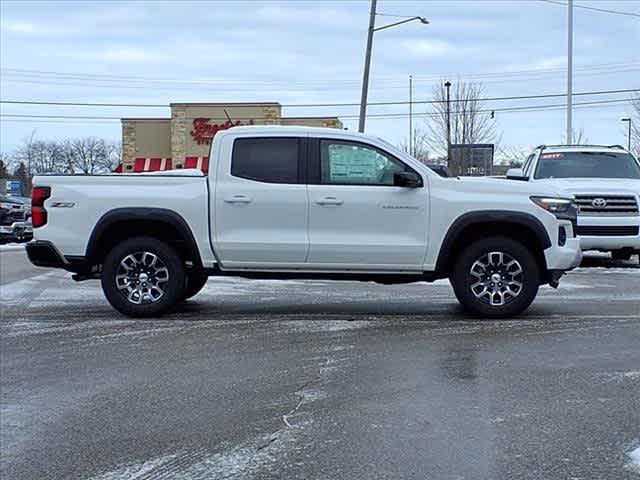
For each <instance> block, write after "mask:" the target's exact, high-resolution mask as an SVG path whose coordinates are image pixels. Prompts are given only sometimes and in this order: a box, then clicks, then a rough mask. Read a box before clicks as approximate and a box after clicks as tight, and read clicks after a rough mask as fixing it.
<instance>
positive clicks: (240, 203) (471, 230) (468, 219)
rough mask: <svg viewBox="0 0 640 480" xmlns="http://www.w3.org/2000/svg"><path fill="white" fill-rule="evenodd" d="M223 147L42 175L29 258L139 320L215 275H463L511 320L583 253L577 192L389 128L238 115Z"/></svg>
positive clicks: (466, 296)
mask: <svg viewBox="0 0 640 480" xmlns="http://www.w3.org/2000/svg"><path fill="white" fill-rule="evenodd" d="M209 158H210V168H209V173H208V175H206V176H205V175H204V174H202V173H201V172H199V171H197V172H195V171H186V170H182V171H180V170H176V171H173V172H170V173H167V172H164V174H159V175H155V174H154V175H140V174H129V175H126V174H125V175H107V176H57V175H56V176H37V177H35V179H34V189H33V197H32V209H33V213H32V215H33V226H34V232H35V238H36V241H34V242H32V243H30V244H29V245H28V246H27V253H28V255H29V258H30V259H31V261H32V262H33V263H34V264H35V265H39V266H45V267H60V268H64V269H67V270H69V271H71V272H74V273H75V275H74V279H75V280H85V279H90V278H100V279H101V282H102V288H103V290H104V293H105V295H106V297H107V300H108V301H109V302H110V303H111V305H113V307H115V308H116V309H117V310H118V311H120V312H121V313H123V314H125V315H129V316H136V317H144V316H153V315H158V314H161V313H163V312H165V311H167V310H168V309H170V308H171V307H172V306H173V305H174V304H176V303H177V302H179V301H181V300H184V299H186V298H189V297H191V296H193V295H195V294H196V293H197V292H198V291H199V290H200V289H201V288H202V287H203V286H204V284H205V283H206V281H207V277H208V276H212V275H213V276H216V275H238V276H244V277H248V278H278V279H284V278H324V279H341V280H345V279H347V280H367V281H377V282H381V283H407V282H414V281H420V280H427V281H432V280H435V279H439V278H449V279H450V281H451V284H452V285H453V288H454V291H455V294H456V296H457V298H458V300H459V301H460V302H461V303H462V305H463V306H464V307H465V308H466V309H467V310H468V311H469V312H471V313H474V314H477V315H481V316H485V317H506V316H511V315H515V314H518V313H520V312H522V311H523V310H524V309H526V308H527V307H528V306H529V304H530V303H531V302H532V301H533V299H534V297H535V296H536V293H537V291H538V287H539V286H540V285H541V284H551V285H553V286H557V285H558V280H559V278H560V277H561V275H562V274H563V272H564V271H566V270H569V269H572V268H574V267H575V266H577V265H578V263H579V262H580V259H581V252H580V246H579V242H578V240H577V239H576V238H575V235H574V225H575V221H576V211H577V208H576V205H575V203H574V200H573V199H572V198H571V197H567V196H563V195H561V194H559V193H558V192H557V191H555V190H554V189H553V188H550V187H548V186H545V185H542V184H531V185H528V184H526V183H521V182H505V181H504V180H498V179H490V178H485V179H479V178H475V179H471V178H468V179H462V178H442V177H440V176H439V175H437V174H435V173H434V172H433V171H431V170H430V169H429V168H428V167H426V166H424V165H423V164H421V163H420V162H418V161H417V160H415V159H414V158H412V157H410V156H408V155H407V154H405V153H403V152H402V151H400V150H398V149H396V148H395V147H393V146H392V145H390V144H388V143H386V142H384V141H382V140H380V139H377V138H371V137H367V136H364V135H360V134H355V133H350V132H346V131H341V130H335V129H321V128H307V127H280V126H271V127H258V126H254V127H236V128H232V129H230V130H227V131H222V132H219V133H218V134H217V135H216V136H215V138H214V141H213V144H212V146H211V152H210V157H209ZM214 288H215V286H214ZM425 295H428V293H425Z"/></svg>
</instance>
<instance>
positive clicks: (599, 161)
mask: <svg viewBox="0 0 640 480" xmlns="http://www.w3.org/2000/svg"><path fill="white" fill-rule="evenodd" d="M535 178H638V179H640V166H639V165H638V163H637V162H636V161H635V159H634V158H633V157H632V156H631V155H630V154H628V153H616V152H553V153H551V152H550V153H543V154H542V155H541V156H540V160H539V161H538V166H537V168H536V173H535Z"/></svg>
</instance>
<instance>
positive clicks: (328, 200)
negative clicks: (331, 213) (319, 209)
mask: <svg viewBox="0 0 640 480" xmlns="http://www.w3.org/2000/svg"><path fill="white" fill-rule="evenodd" d="M343 203H344V201H342V200H338V199H337V198H336V197H324V198H321V199H320V200H316V204H318V205H342V204H343Z"/></svg>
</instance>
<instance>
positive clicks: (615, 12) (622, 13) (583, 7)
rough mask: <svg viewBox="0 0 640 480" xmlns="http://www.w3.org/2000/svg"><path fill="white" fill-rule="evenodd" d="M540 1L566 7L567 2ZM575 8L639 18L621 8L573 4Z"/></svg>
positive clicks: (638, 15) (639, 14)
mask: <svg viewBox="0 0 640 480" xmlns="http://www.w3.org/2000/svg"><path fill="white" fill-rule="evenodd" d="M540 1H541V2H545V3H553V4H554V5H562V6H563V7H566V6H567V4H566V3H564V2H559V1H557V0H540ZM573 6H574V7H575V8H582V9H583V10H593V11H595V12H601V13H611V14H614V15H625V16H627V17H638V18H640V13H635V12H623V11H621V10H609V9H607V8H599V7H590V6H588V5H578V4H575V3H574V5H573Z"/></svg>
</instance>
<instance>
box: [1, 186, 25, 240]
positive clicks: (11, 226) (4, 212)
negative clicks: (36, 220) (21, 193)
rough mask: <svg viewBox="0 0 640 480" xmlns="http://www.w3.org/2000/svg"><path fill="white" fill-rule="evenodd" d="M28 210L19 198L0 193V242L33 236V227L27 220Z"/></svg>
mask: <svg viewBox="0 0 640 480" xmlns="http://www.w3.org/2000/svg"><path fill="white" fill-rule="evenodd" d="M30 210H31V209H30V207H29V206H27V205H26V204H25V202H24V201H22V200H20V199H19V198H16V197H9V196H6V195H0V244H2V243H9V242H24V241H29V240H31V239H32V238H33V228H32V227H31V222H29V221H28V217H29V211H30Z"/></svg>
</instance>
